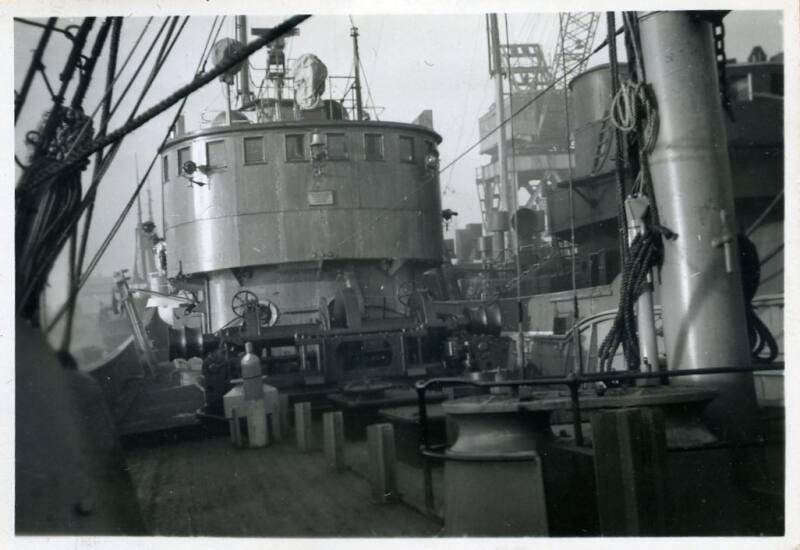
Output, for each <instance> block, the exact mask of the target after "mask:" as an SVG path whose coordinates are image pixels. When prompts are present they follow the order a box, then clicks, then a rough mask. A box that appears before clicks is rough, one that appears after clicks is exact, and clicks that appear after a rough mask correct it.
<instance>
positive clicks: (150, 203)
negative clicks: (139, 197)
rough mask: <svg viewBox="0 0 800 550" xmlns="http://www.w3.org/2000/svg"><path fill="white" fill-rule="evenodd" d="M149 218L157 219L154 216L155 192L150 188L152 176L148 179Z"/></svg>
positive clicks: (150, 219)
mask: <svg viewBox="0 0 800 550" xmlns="http://www.w3.org/2000/svg"><path fill="white" fill-rule="evenodd" d="M147 219H148V220H149V221H151V222H152V221H155V218H153V194H152V192H151V189H150V178H148V179H147Z"/></svg>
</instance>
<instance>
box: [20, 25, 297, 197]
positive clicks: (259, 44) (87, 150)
mask: <svg viewBox="0 0 800 550" xmlns="http://www.w3.org/2000/svg"><path fill="white" fill-rule="evenodd" d="M309 17H311V16H310V15H295V16H292V17H290V18H288V19H286V20H285V21H283V22H282V23H280V24H279V25H277V26H276V27H273V28H272V30H271V31H270V32H269V33H267V34H265V35H264V36H262V37H261V38H259V39H257V40H254V41H252V42H251V43H250V44H248V45H247V46H245V47H244V48H243V49H242V50H241V51H240V52H239V54H238V55H236V56H233V57H231V58H230V59H228V60H226V61H225V62H223V63H220V64H219V65H217V66H215V67H214V68H213V69H212V70H211V71H209V72H207V73H203V74H201V75H198V76H197V77H196V78H194V79H193V80H192V81H191V82H189V83H187V84H185V85H184V86H182V87H181V88H179V89H177V90H175V91H174V92H173V93H171V94H170V95H168V96H167V97H166V98H164V99H163V100H161V101H159V102H158V103H156V104H155V105H154V106H152V107H150V108H149V109H148V110H147V111H145V112H144V113H142V114H141V115H139V116H138V117H136V118H135V119H133V120H131V121H130V122H128V123H126V124H123V125H122V126H121V127H120V128H117V129H116V130H114V131H113V132H111V133H109V134H107V135H106V136H104V137H103V138H101V139H98V140H95V141H94V142H93V143H92V144H91V145H89V146H86V147H83V148H81V150H80V151H77V152H75V153H74V154H73V156H72V158H71V159H69V162H67V163H65V164H64V165H61V166H57V167H48V168H45V169H44V170H42V172H41V173H40V174H38V175H37V177H36V178H35V180H34V187H36V186H38V185H41V184H43V183H45V182H48V181H50V180H52V179H53V178H54V177H56V176H57V175H58V174H60V173H62V172H63V171H64V170H69V169H71V168H74V167H76V166H78V165H79V164H80V163H81V162H83V161H84V160H85V159H86V158H88V157H89V156H90V155H92V154H94V153H95V152H97V151H98V150H100V149H103V148H104V147H107V146H108V145H111V144H113V143H115V142H117V141H119V140H120V139H122V138H123V137H124V136H125V135H127V134H129V133H130V132H132V131H134V130H136V129H138V128H140V127H141V126H142V125H144V124H146V123H147V122H149V121H150V120H152V119H153V118H155V117H157V116H158V115H160V114H161V113H163V112H164V111H166V110H167V109H169V108H170V107H172V106H173V105H175V104H176V103H178V102H179V101H181V100H182V99H183V98H184V97H186V96H188V95H189V94H192V93H194V92H195V91H197V90H199V89H200V88H202V87H203V86H205V85H206V84H208V83H209V82H211V81H213V80H214V79H215V78H217V77H218V76H220V75H222V74H223V73H225V72H227V71H229V70H230V69H232V68H233V67H235V66H236V65H238V64H239V63H241V62H242V61H244V60H245V59H247V57H249V56H250V55H251V54H253V53H254V52H256V51H258V50H259V49H261V48H263V47H264V46H266V45H267V44H269V43H270V42H272V41H273V40H275V39H277V38H280V37H281V36H283V35H284V34H286V33H287V32H288V31H290V30H291V29H293V28H294V27H296V26H297V25H299V24H300V23H302V22H303V21H305V20H306V19H308V18H309Z"/></svg>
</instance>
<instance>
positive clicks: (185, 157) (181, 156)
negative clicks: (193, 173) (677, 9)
mask: <svg viewBox="0 0 800 550" xmlns="http://www.w3.org/2000/svg"><path fill="white" fill-rule="evenodd" d="M189 160H192V148H191V147H184V148H183V149H178V173H179V174H181V175H183V174H186V170H184V169H183V165H184V164H185V163H186V161H189Z"/></svg>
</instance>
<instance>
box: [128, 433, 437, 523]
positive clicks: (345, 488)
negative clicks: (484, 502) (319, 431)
mask: <svg viewBox="0 0 800 550" xmlns="http://www.w3.org/2000/svg"><path fill="white" fill-rule="evenodd" d="M158 439H159V441H152V440H150V441H144V442H142V441H137V442H136V443H135V444H134V445H128V446H127V447H128V448H127V450H126V460H127V463H128V468H129V471H130V474H131V478H132V480H133V483H134V486H135V487H136V493H137V498H138V499H139V505H140V507H141V510H142V514H143V516H144V520H145V524H146V525H147V527H148V530H149V531H150V532H151V533H152V534H155V535H162V536H212V537H213V536H225V537H298V536H303V537H373V536H378V537H397V536H407V537H429V536H435V535H437V534H439V533H440V532H441V529H442V525H441V524H440V523H438V522H437V521H435V520H433V519H431V518H429V517H427V516H425V515H423V514H421V513H420V512H418V511H416V510H415V509H413V508H411V507H409V506H407V505H406V504H403V503H402V502H393V503H388V504H375V503H373V502H372V500H371V496H370V487H369V483H368V481H367V480H366V479H365V478H364V477H361V476H360V475H358V474H357V473H356V471H355V470H351V469H348V470H345V471H340V472H335V471H331V470H330V469H328V467H327V465H326V462H325V456H324V454H323V453H320V452H313V451H312V452H301V451H299V450H298V449H297V448H296V446H295V445H294V441H293V440H292V439H291V438H287V439H284V440H283V441H281V442H278V443H274V444H272V445H270V446H268V447H266V448H263V449H238V448H235V447H234V446H233V445H231V443H230V439H229V438H228V437H227V435H219V436H212V437H209V436H207V435H205V436H203V437H187V436H183V437H174V438H171V439H170V440H167V441H165V440H164V439H165V438H163V437H162V438H158Z"/></svg>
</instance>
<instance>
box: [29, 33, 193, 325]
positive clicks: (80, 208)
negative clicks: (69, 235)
mask: <svg viewBox="0 0 800 550" xmlns="http://www.w3.org/2000/svg"><path fill="white" fill-rule="evenodd" d="M176 20H177V18H176ZM184 24H185V21H184ZM162 28H163V27H162ZM182 30H183V27H181V29H180V30H179V33H178V34H177V35H176V36H175V39H174V40H173V41H172V43H171V45H170V47H169V48H167V44H168V41H169V40H170V35H169V34H167V35H166V36H165V37H164V41H163V43H162V46H161V49H160V52H166V53H168V52H169V51H171V49H172V48H171V46H174V44H175V42H176V41H177V39H178V37H179V36H180V31H182ZM164 59H165V58H164ZM164 59H162V62H161V63H159V64H155V65H154V66H153V68H152V69H151V73H150V76H149V77H148V80H147V82H146V83H145V85H144V87H143V89H142V91H141V92H140V96H139V99H138V101H137V102H136V105H135V106H134V109H133V112H132V113H131V114H130V116H129V120H130V119H131V118H133V117H134V115H135V112H136V109H138V107H139V105H140V104H141V102H142V100H143V99H144V97H145V95H146V94H147V92H148V91H149V89H150V87H151V85H152V83H153V81H154V80H155V76H156V75H157V74H158V72H159V71H160V70H161V67H162V66H163V62H164ZM143 61H144V60H143ZM121 143H122V142H121V140H120V141H118V142H116V143H115V144H114V145H113V147H112V149H111V151H110V152H109V153H108V154H107V155H106V156H105V157H104V159H103V161H102V164H101V166H100V168H99V170H98V172H97V173H96V175H95V177H94V178H93V180H92V183H91V185H90V187H89V189H88V190H87V193H86V195H85V196H84V198H83V200H80V201H79V205H76V206H74V207H72V208H69V209H63V210H62V213H63V216H62V217H63V218H64V219H67V218H70V219H67V223H68V225H69V226H71V227H70V229H69V232H71V230H72V228H74V227H76V226H77V224H78V223H79V222H80V218H81V216H82V214H83V212H84V210H85V208H88V205H89V204H91V203H93V202H94V198H95V192H96V189H97V186H98V185H99V183H100V180H101V179H102V177H103V176H104V175H105V172H106V171H107V170H108V168H109V166H110V165H111V162H112V161H113V159H114V157H115V156H116V153H117V151H118V150H119V148H120V146H121ZM97 152H101V151H97ZM54 187H55V186H54ZM78 198H79V199H80V197H78ZM58 228H60V223H59V224H58V225H56V224H51V225H50V228H49V229H48V230H47V231H46V232H45V234H44V236H43V237H42V238H41V239H40V241H39V243H40V244H39V247H38V248H39V249H40V250H41V253H43V254H45V255H46V257H48V258H50V260H49V261H48V262H46V263H45V264H40V267H39V269H38V270H36V272H35V276H34V277H33V278H32V279H31V280H32V281H33V282H34V283H36V281H39V280H40V279H41V278H43V277H45V278H46V276H47V272H48V271H49V268H48V269H46V266H47V265H49V264H51V263H52V262H54V261H55V259H56V257H57V256H58V253H59V252H60V250H61V247H62V246H63V244H64V241H65V236H64V235H63V234H58V233H55V232H56V229H58ZM51 233H55V234H54V235H52V239H51ZM51 242H52V244H51ZM47 245H50V246H47ZM32 269H33V264H32V265H31V267H30V269H28V270H27V271H26V272H28V271H30V270H32ZM37 284H38V283H37ZM33 292H34V286H33V285H30V284H29V286H28V288H27V291H26V292H25V294H24V297H25V298H24V299H23V302H24V301H25V300H26V299H27V298H28V297H29V296H31V295H32V293H33ZM74 299H75V298H74V297H73V296H72V294H71V295H70V300H73V301H74ZM66 306H69V303H67V304H66ZM59 317H60V315H59ZM52 326H54V323H52V322H51V323H50V326H49V327H48V330H50V328H52Z"/></svg>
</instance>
